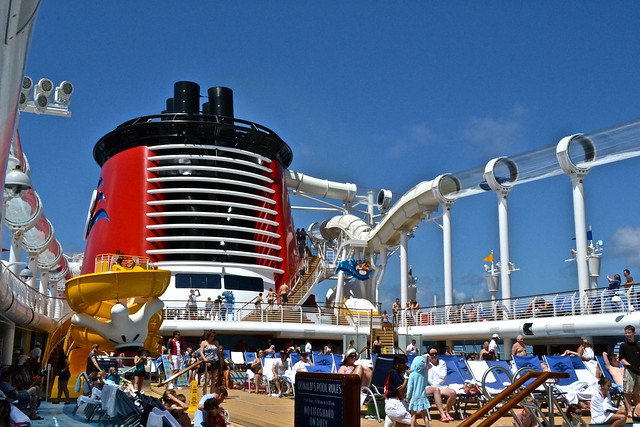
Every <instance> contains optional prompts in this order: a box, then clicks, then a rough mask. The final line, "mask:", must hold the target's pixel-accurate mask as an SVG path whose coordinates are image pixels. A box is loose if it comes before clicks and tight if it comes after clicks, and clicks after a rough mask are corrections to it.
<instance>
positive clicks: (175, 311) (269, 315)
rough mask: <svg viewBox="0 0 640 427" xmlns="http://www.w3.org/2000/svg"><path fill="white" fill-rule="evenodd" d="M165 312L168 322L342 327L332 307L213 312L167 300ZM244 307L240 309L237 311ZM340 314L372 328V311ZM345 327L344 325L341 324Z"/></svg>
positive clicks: (223, 307) (264, 307) (220, 309)
mask: <svg viewBox="0 0 640 427" xmlns="http://www.w3.org/2000/svg"><path fill="white" fill-rule="evenodd" d="M164 302H165V308H164V309H163V314H164V319H165V320H180V321H193V320H214V321H217V322H233V321H255V322H276V323H314V324H317V325H339V324H341V323H340V319H339V318H338V317H337V316H335V314H334V313H335V310H334V307H333V306H321V305H319V306H317V307H300V306H295V305H279V304H273V305H270V306H269V305H267V304H262V305H261V307H260V309H257V308H255V306H254V305H253V304H247V303H245V302H236V303H234V307H233V308H231V307H229V306H227V305H226V304H224V303H223V304H222V305H221V306H220V307H217V306H214V307H211V308H208V307H203V306H199V307H198V308H197V309H196V310H195V311H193V310H189V309H188V308H186V303H187V301H186V300H170V301H168V300H165V301H164ZM236 307H241V308H236ZM341 314H342V315H343V317H346V319H347V322H348V323H349V324H353V325H358V326H365V327H370V325H371V323H372V321H373V317H374V316H372V312H371V311H370V310H364V309H363V310H357V311H355V310H349V309H347V308H346V307H344V306H343V307H341ZM342 324H344V323H342Z"/></svg>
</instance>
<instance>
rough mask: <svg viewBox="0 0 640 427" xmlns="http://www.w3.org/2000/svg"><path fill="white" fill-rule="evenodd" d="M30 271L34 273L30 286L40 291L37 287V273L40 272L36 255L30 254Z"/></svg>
mask: <svg viewBox="0 0 640 427" xmlns="http://www.w3.org/2000/svg"><path fill="white" fill-rule="evenodd" d="M29 270H31V272H32V273H33V276H32V277H31V279H29V286H31V287H32V288H33V289H36V290H37V289H38V287H37V285H36V284H37V280H38V277H37V275H36V272H37V271H38V256H37V255H34V254H29Z"/></svg>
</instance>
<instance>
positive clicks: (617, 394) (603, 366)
mask: <svg viewBox="0 0 640 427" xmlns="http://www.w3.org/2000/svg"><path fill="white" fill-rule="evenodd" d="M596 361H597V362H598V366H599V367H600V371H601V372H602V375H604V376H605V377H606V378H608V379H609V381H611V384H615V383H616V382H615V381H614V379H613V377H612V376H611V372H609V370H608V369H607V364H608V361H606V362H605V359H604V356H596ZM618 363H620V362H618ZM620 366H622V364H621V363H620ZM610 394H611V397H612V400H613V403H614V404H616V405H618V406H620V401H621V399H624V393H623V392H621V391H616V390H611V392H610Z"/></svg>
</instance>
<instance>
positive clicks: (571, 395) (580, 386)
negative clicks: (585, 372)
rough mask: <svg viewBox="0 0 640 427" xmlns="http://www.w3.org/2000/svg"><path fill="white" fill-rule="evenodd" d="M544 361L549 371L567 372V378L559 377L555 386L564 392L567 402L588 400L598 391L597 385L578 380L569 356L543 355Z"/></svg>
mask: <svg viewBox="0 0 640 427" xmlns="http://www.w3.org/2000/svg"><path fill="white" fill-rule="evenodd" d="M544 361H545V363H546V364H547V366H548V367H549V370H550V371H551V372H565V373H567V374H569V378H561V379H559V380H558V382H557V384H556V388H557V389H558V390H560V391H561V392H562V393H564V397H565V399H566V400H567V401H568V402H569V403H577V402H578V400H584V401H587V400H589V401H590V400H591V398H592V397H593V395H594V394H595V393H597V392H598V387H597V386H594V385H593V384H589V383H588V382H585V381H580V379H579V378H578V374H577V373H576V371H575V369H574V368H573V362H572V361H571V358H570V357H569V356H544Z"/></svg>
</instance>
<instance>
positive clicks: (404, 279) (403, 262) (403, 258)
mask: <svg viewBox="0 0 640 427" xmlns="http://www.w3.org/2000/svg"><path fill="white" fill-rule="evenodd" d="M407 240H408V233H407V232H406V231H402V232H401V233H400V305H402V308H404V307H406V306H407V302H408V301H407V294H408V292H409V281H408V278H409V277H408V276H409V252H408V244H407Z"/></svg>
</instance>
